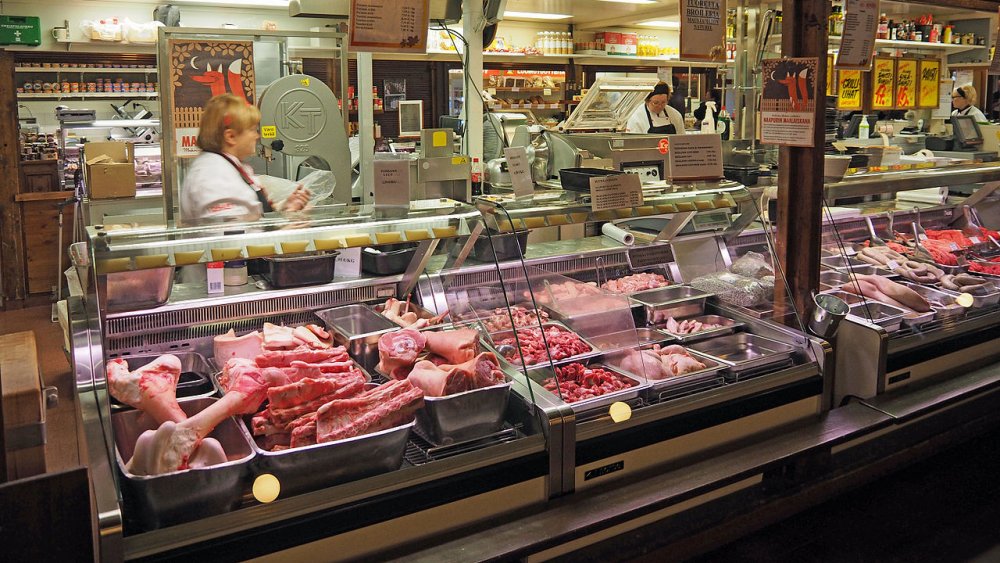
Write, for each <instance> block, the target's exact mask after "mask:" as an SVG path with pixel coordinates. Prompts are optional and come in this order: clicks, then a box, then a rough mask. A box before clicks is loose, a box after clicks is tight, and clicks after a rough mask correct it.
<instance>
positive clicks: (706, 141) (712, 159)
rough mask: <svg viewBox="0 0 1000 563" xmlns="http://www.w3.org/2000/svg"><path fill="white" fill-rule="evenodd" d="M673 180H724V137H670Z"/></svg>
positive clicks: (668, 155) (669, 157)
mask: <svg viewBox="0 0 1000 563" xmlns="http://www.w3.org/2000/svg"><path fill="white" fill-rule="evenodd" d="M669 139H670V140H669V143H668V146H669V150H668V151H667V153H668V154H667V159H668V162H669V164H670V172H669V174H670V179H671V180H715V179H718V178H722V135H709V134H703V135H670V136H669Z"/></svg>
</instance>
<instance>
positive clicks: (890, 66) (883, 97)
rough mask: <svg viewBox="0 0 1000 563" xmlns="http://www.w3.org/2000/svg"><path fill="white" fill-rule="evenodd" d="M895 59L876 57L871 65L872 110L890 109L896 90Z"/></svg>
mask: <svg viewBox="0 0 1000 563" xmlns="http://www.w3.org/2000/svg"><path fill="white" fill-rule="evenodd" d="M895 86H896V60H895V59H889V58H885V57H876V58H875V64H874V66H873V67H872V97H871V107H872V109H873V110H880V109H892V107H893V105H894V102H895V100H894V99H893V98H894V97H895V96H894V94H895V91H896V88H895Z"/></svg>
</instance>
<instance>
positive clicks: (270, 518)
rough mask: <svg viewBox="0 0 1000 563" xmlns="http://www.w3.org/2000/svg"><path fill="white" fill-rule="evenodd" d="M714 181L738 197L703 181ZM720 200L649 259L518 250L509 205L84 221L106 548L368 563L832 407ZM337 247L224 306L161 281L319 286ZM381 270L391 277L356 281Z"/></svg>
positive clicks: (807, 351)
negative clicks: (716, 214) (261, 266)
mask: <svg viewBox="0 0 1000 563" xmlns="http://www.w3.org/2000/svg"><path fill="white" fill-rule="evenodd" d="M720 189H722V190H724V193H725V194H728V197H727V199H726V201H727V203H736V204H738V203H740V202H747V201H749V195H748V193H747V192H746V190H745V189H742V188H739V187H738V186H725V187H724V188H720V187H719V186H717V185H716V186H712V188H711V190H710V191H707V192H704V193H701V192H692V193H695V194H699V195H701V196H702V197H704V198H706V200H707V201H713V200H715V199H719V200H721V199H722V198H721V197H718V196H719V194H720ZM579 205H580V202H577V201H574V202H568V203H567V207H565V209H567V210H566V211H565V218H566V220H567V222H570V221H573V219H574V218H573V217H572V216H571V215H572V213H573V212H572V211H570V210H569V209H571V208H573V207H574V206H576V207H578V206H579ZM717 209H718V206H713V207H712V208H711V209H709V206H707V205H705V206H703V209H701V210H700V211H699V210H698V208H697V207H696V208H695V209H694V210H690V211H686V212H682V211H674V210H673V209H666V210H665V211H669V212H668V213H657V210H656V208H655V207H654V208H653V213H652V214H647V213H646V211H647V210H645V209H643V210H642V211H640V210H639V209H638V208H635V209H631V210H629V211H630V214H629V216H630V217H631V218H638V217H642V218H643V219H650V220H659V223H656V222H653V223H650V224H652V225H654V226H653V227H652V228H649V232H650V233H654V232H656V231H657V229H659V233H660V234H659V235H658V237H659V238H660V241H658V242H656V243H653V244H640V245H637V246H635V247H625V246H623V245H621V244H619V243H617V242H615V241H614V240H612V239H611V238H609V237H587V238H583V239H579V240H561V241H552V242H540V243H532V244H531V245H529V246H528V248H525V247H524V242H523V241H521V240H520V239H519V238H518V237H517V236H512V235H516V233H505V232H504V231H505V230H508V229H506V227H508V226H509V227H514V226H515V225H516V219H517V217H516V215H515V214H516V213H517V212H516V211H515V214H512V213H510V212H508V211H507V209H506V208H505V207H504V206H503V205H498V204H495V203H490V202H481V203H480V205H479V206H478V208H473V207H471V206H466V205H462V204H457V203H454V202H446V201H438V200H435V201H434V202H422V203H419V204H417V205H415V206H414V209H411V212H410V213H408V214H405V216H402V217H400V216H398V215H397V216H381V215H379V213H378V212H376V211H374V210H367V209H362V210H354V211H351V210H348V211H346V212H344V213H345V215H342V216H328V217H322V218H317V217H312V218H303V219H302V220H301V222H300V223H299V224H298V225H295V226H296V227H298V228H288V227H289V226H290V225H288V224H281V223H280V222H275V223H270V222H268V221H265V222H262V223H259V224H253V225H234V224H227V225H220V226H209V227H200V228H189V229H173V230H168V231H154V230H132V231H114V232H105V231H98V230H97V229H90V232H89V234H90V240H89V244H88V248H89V256H87V258H88V262H89V264H93V265H94V267H90V268H89V270H88V271H87V274H88V276H87V277H88V279H90V281H91V283H90V284H89V288H90V290H89V293H88V294H87V295H86V296H85V297H84V298H78V297H74V298H72V299H71V300H70V304H69V305H70V311H71V319H72V332H73V334H72V336H73V348H74V349H73V356H74V362H75V364H76V373H77V390H78V393H79V398H80V403H81V406H82V412H83V418H84V420H83V422H84V435H85V439H86V442H87V447H88V451H89V452H90V456H91V460H90V461H91V463H90V467H91V474H92V481H93V486H94V497H95V503H96V507H95V508H96V514H95V520H96V526H97V527H98V530H99V539H100V546H99V551H100V554H101V557H102V558H108V559H114V558H121V557H125V558H130V559H131V558H142V557H160V556H198V555H200V556H209V557H212V556H225V557H228V558H233V557H237V558H248V557H253V556H255V555H261V554H265V553H272V552H280V551H282V550H285V549H293V548H294V547H295V546H298V545H300V544H315V543H316V542H320V543H324V542H328V545H329V547H330V548H331V549H336V550H337V551H336V553H338V557H342V558H347V557H351V556H356V557H360V556H364V555H365V554H370V553H373V552H377V551H379V550H383V549H389V548H391V547H392V546H393V545H399V544H403V543H406V542H410V541H415V540H417V539H420V538H423V537H429V536H433V535H435V534H440V533H443V532H445V531H447V530H448V529H450V528H454V527H457V526H459V525H463V524H468V523H470V521H471V519H473V518H475V519H488V518H493V517H496V516H498V515H501V514H503V513H505V512H509V511H513V510H516V509H518V508H523V507H527V506H531V505H537V504H540V503H544V502H546V501H547V500H548V499H550V498H553V497H556V496H559V495H563V494H568V493H571V492H573V491H575V490H580V489H583V488H586V487H589V486H592V485H595V484H600V483H604V482H607V481H609V480H612V479H617V478H620V477H622V476H625V475H632V474H634V473H636V472H638V471H641V470H643V469H647V468H650V467H654V466H658V465H663V464H667V463H671V462H674V463H676V462H678V461H680V460H682V459H685V458H687V457H689V456H695V455H702V456H703V455H708V454H707V452H710V451H712V450H714V449H718V448H723V449H724V448H726V447H729V446H730V445H732V444H736V443H739V442H740V441H741V440H745V439H747V438H748V437H751V436H755V435H758V434H760V433H763V432H767V431H772V430H773V429H775V428H777V427H780V426H782V425H784V424H787V423H789V422H792V421H796V420H803V419H808V418H809V417H814V416H816V415H818V413H819V412H820V405H821V403H822V400H821V395H822V392H823V371H822V366H823V365H824V360H825V357H826V356H827V355H828V354H829V353H830V351H829V348H828V347H827V346H826V345H825V343H823V342H822V341H820V340H817V339H814V338H810V337H807V336H806V335H805V333H804V330H803V328H802V324H801V320H800V318H799V316H798V315H797V314H796V313H795V311H794V309H792V307H791V304H790V303H788V302H784V301H782V300H778V302H777V303H775V302H774V301H775V300H774V295H775V291H774V287H775V285H776V284H780V283H782V281H781V276H780V274H779V275H777V276H776V273H775V272H774V270H773V267H772V264H773V259H772V254H771V252H770V251H769V250H768V249H769V248H770V245H769V244H768V242H767V241H766V240H764V239H763V238H761V237H760V235H750V236H740V233H739V230H740V229H741V228H742V227H741V225H742V224H744V222H748V221H749V220H752V217H745V216H744V213H746V214H751V215H754V216H755V215H756V214H755V212H754V213H751V212H750V211H743V210H742V209H743V208H741V207H740V205H733V206H732V207H727V208H726V209H727V210H728V213H727V220H726V221H722V222H719V221H711V220H709V221H702V222H699V221H697V217H698V216H699V214H700V213H708V214H711V213H712V212H713V211H715V210H717ZM351 213H354V215H353V216H351V215H350V214H351ZM528 215H531V214H527V215H525V216H528ZM549 215H551V214H549ZM619 216H621V217H622V218H624V212H622V213H620V214H619ZM578 219H579V221H578V222H580V223H582V224H585V225H587V227H588V229H590V225H589V224H592V223H593V222H594V221H595V219H596V217H595V214H593V213H588V215H587V217H586V218H583V217H578ZM525 223H526V224H524V225H523V227H524V230H528V231H530V230H532V229H535V228H537V227H535V226H534V224H527V223H528V222H527V221H525ZM545 226H546V227H548V226H552V225H549V224H548V223H546V225H545ZM644 226H645V225H638V226H636V227H635V228H636V230H641V229H642V228H643V227H644ZM282 227H283V228H282ZM520 227H521V226H518V230H519V231H520V230H521V228H520ZM595 230H596V229H595ZM380 234H381V235H382V236H381V237H379V235H380ZM361 238H364V240H363V241H362V240H360V239H361ZM651 238H653V237H652V236H651ZM480 239H482V240H485V241H486V243H487V244H486V246H487V247H488V248H489V249H490V250H491V251H492V252H489V253H487V254H486V255H481V254H479V253H476V254H473V252H474V251H475V250H476V247H477V245H479V244H480V243H481V240H480ZM511 239H513V240H514V241H515V242H514V244H513V249H514V251H513V253H510V254H507V253H503V252H501V249H504V248H507V247H508V246H509V241H510V240H511ZM303 243H305V244H303ZM402 243H408V244H409V245H410V246H412V247H413V248H412V252H411V253H410V254H409V255H407V256H406V258H405V260H402V261H401V263H400V264H395V267H393V268H390V266H392V265H393V264H392V263H391V262H392V260H391V259H392V258H393V256H394V255H392V254H391V253H393V252H396V250H389V248H390V247H389V246H388V245H399V244H402ZM352 248H358V249H360V248H365V249H366V250H361V251H360V252H361V253H364V252H368V250H367V249H368V248H371V249H372V250H374V251H375V252H374V254H375V255H376V260H375V261H374V262H372V263H371V264H369V265H370V266H371V268H366V269H364V270H355V269H353V268H355V267H356V264H352V263H351V260H350V258H351V256H354V259H355V260H357V258H358V251H354V253H353V254H352V251H351V249H352ZM391 248H395V247H391ZM335 251H337V252H341V255H340V256H337V258H344V257H345V255H347V258H348V260H346V261H338V262H337V263H336V269H335V270H334V271H333V272H331V273H330V275H329V276H327V275H326V274H323V277H324V279H322V280H321V281H319V282H317V281H316V280H313V279H311V278H310V279H311V281H312V283H313V284H312V285H306V286H302V287H277V286H276V285H275V283H274V282H275V280H276V279H278V278H279V277H281V276H278V277H275V271H274V270H273V269H271V270H267V271H265V272H264V273H263V274H262V275H260V276H256V275H253V274H251V276H250V277H251V282H250V283H248V284H247V285H245V286H235V287H223V288H221V289H222V290H223V291H222V293H219V294H208V293H206V291H207V289H208V288H207V287H206V284H204V283H182V282H180V281H178V282H177V283H175V282H174V268H175V267H176V266H189V267H190V266H195V264H197V263H201V262H210V261H212V260H219V261H225V262H227V263H232V262H234V261H238V260H244V259H256V258H270V259H272V260H274V259H275V258H278V259H280V258H286V259H293V258H294V259H298V258H309V259H312V260H310V261H309V262H304V263H303V262H293V264H292V266H291V267H290V269H289V272H292V273H294V274H296V275H297V276H307V277H308V276H312V275H313V274H314V272H316V271H321V269H320V267H319V266H317V264H318V263H321V262H322V260H324V259H326V256H325V255H326V254H327V253H330V252H335ZM383 251H384V252H383ZM383 254H384V255H385V256H383ZM283 255H287V256H283ZM470 256H472V258H470ZM361 257H362V258H363V257H364V255H363V254H361ZM477 258H479V259H478V260H477ZM379 264H381V265H382V266H384V267H386V268H389V270H391V271H393V272H399V273H388V274H386V273H382V274H364V273H363V272H366V271H372V269H377V267H378V265H379ZM270 267H271V268H274V267H275V266H274V265H273V264H271V265H270ZM179 269H184V268H179ZM208 269H211V266H210V267H209V268H208ZM383 271H385V270H383ZM150 272H167V275H166V276H165V277H164V278H163V281H162V285H156V284H151V283H150V280H151V279H153V280H157V279H160V278H156V277H155V276H154V277H153V278H147V277H143V276H142V275H143V274H147V273H150ZM348 272H353V273H355V274H357V273H362V276H361V277H354V278H349V277H345V274H346V273H348ZM178 275H180V274H178ZM296 275H293V276H291V277H292V278H293V279H295V278H296ZM330 277H332V278H333V279H332V281H331V279H330ZM151 285H152V286H153V287H155V288H156V289H155V290H152V287H151ZM139 290H144V291H145V290H152V291H153V293H156V294H157V295H153V296H152V297H150V298H140V297H139V296H136V295H135V294H134V293H135V292H137V291H139ZM174 397H176V399H174ZM275 498H276V500H275ZM373 538H377V540H375V541H373ZM387 538H391V539H387ZM324 545H325V544H324Z"/></svg>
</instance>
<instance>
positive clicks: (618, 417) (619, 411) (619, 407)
mask: <svg viewBox="0 0 1000 563" xmlns="http://www.w3.org/2000/svg"><path fill="white" fill-rule="evenodd" d="M608 414H610V415H611V420H613V421H615V422H625V421H626V420H628V419H630V418H632V407H630V406H628V403H623V402H621V401H616V402H614V403H611V407H610V408H608Z"/></svg>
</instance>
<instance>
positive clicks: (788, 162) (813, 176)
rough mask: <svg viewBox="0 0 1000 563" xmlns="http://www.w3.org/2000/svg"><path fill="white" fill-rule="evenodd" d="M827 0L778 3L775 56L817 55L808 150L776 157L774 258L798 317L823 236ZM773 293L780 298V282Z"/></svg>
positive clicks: (812, 285) (812, 283)
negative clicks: (779, 14) (780, 20)
mask: <svg viewBox="0 0 1000 563" xmlns="http://www.w3.org/2000/svg"><path fill="white" fill-rule="evenodd" d="M829 13H830V2H829V1H828V0H783V1H782V18H783V23H782V26H781V28H782V31H783V34H782V39H781V52H782V54H783V55H784V56H786V57H817V58H818V59H819V66H818V67H817V71H816V81H817V90H818V95H817V98H816V109H815V111H814V118H815V127H814V129H813V146H812V147H805V148H800V147H781V149H780V152H779V155H778V232H777V251H778V260H779V261H780V263H781V266H782V268H783V269H784V271H785V276H786V277H787V278H788V284H789V286H790V287H789V289H790V290H791V293H792V294H791V296H790V297H791V298H792V302H793V303H795V307H796V308H797V309H798V311H799V313H800V314H802V315H804V314H806V313H807V312H808V311H809V306H810V304H811V301H812V299H811V297H810V292H811V291H812V290H814V289H816V288H818V287H819V255H820V252H819V247H820V244H821V237H822V232H823V222H822V218H821V212H822V206H823V144H824V142H825V134H824V126H823V125H824V118H825V114H826V96H825V95H824V89H823V87H822V84H823V77H825V76H826V50H827V21H828V20H827V17H828V16H829ZM778 288H779V293H778V295H776V297H780V296H782V294H783V291H782V286H781V284H778Z"/></svg>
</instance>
